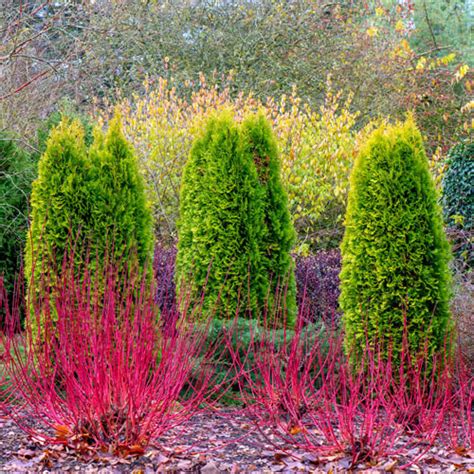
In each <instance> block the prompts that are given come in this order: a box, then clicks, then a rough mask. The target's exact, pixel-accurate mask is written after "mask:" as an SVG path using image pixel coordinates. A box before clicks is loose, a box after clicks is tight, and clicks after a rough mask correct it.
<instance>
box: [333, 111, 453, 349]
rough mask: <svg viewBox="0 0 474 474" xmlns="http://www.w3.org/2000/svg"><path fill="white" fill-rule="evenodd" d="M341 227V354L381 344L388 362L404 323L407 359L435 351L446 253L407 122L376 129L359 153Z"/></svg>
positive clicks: (443, 305)
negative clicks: (343, 333)
mask: <svg viewBox="0 0 474 474" xmlns="http://www.w3.org/2000/svg"><path fill="white" fill-rule="evenodd" d="M345 226H346V230H345V235H344V240H343V243H342V271H341V296H340V305H341V308H342V310H343V312H344V316H343V318H344V319H343V320H344V325H345V331H346V349H347V350H348V351H352V353H353V354H358V353H359V351H361V350H363V348H364V347H365V346H366V337H367V338H368V339H369V342H371V343H374V341H375V340H377V339H378V340H380V339H383V340H384V341H385V343H386V344H387V343H388V341H390V344H392V347H393V356H394V358H396V357H398V356H399V354H400V351H401V350H402V345H403V332H404V321H405V320H406V325H407V337H408V341H407V342H408V344H409V349H410V351H411V352H412V353H419V352H421V351H424V350H427V351H428V352H429V353H434V352H436V351H439V350H441V349H442V347H443V346H444V344H445V343H448V342H449V334H450V330H451V327H452V323H451V316H450V313H449V295H450V290H449V281H450V278H449V271H448V261H449V257H450V251H449V246H448V243H447V240H446V237H445V235H444V232H443V227H442V216H441V210H440V208H439V207H438V205H437V196H436V191H435V187H434V184H433V181H432V178H431V176H430V173H429V170H428V162H427V159H426V155H425V151H424V148H423V143H422V138H421V134H420V132H419V131H418V129H417V127H416V125H415V123H414V121H413V119H412V118H411V117H409V118H408V119H407V121H406V122H405V123H397V124H396V125H393V126H388V125H384V126H381V127H380V128H379V129H377V130H376V131H374V132H373V133H372V135H371V136H370V137H369V139H368V141H367V143H366V145H365V146H364V147H363V148H362V149H361V151H360V153H359V156H358V158H357V161H356V164H355V167H354V170H353V173H352V176H351V189H350V195H349V203H348V208H347V214H346V221H345ZM425 343H426V344H427V347H425ZM385 348H386V350H388V349H387V345H386V346H385Z"/></svg>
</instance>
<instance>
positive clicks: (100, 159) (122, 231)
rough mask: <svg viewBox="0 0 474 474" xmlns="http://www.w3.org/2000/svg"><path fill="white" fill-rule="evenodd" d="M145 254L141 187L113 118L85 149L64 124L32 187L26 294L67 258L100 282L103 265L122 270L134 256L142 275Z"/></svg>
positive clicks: (74, 127)
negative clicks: (85, 267) (85, 266)
mask: <svg viewBox="0 0 474 474" xmlns="http://www.w3.org/2000/svg"><path fill="white" fill-rule="evenodd" d="M152 250H153V225H152V218H151V213H150V210H149V207H148V206H147V203H146V198H145V192H144V184H143V179H142V177H141V175H140V174H139V171H138V165H137V161H136V158H135V155H134V153H133V150H132V148H131V147H130V145H129V144H128V143H127V141H126V140H125V138H124V136H123V134H122V131H121V126H120V119H119V117H116V118H114V119H113V120H112V121H111V123H110V126H109V129H108V131H107V133H106V134H105V135H104V134H103V133H102V132H101V131H100V130H98V129H97V130H96V133H95V139H94V143H93V145H92V147H91V148H90V149H88V148H87V146H86V141H85V138H84V129H83V126H82V125H81V123H80V122H79V121H77V120H74V121H71V120H70V119H68V118H63V119H62V120H61V122H60V123H59V125H58V126H57V127H56V128H54V129H53V130H52V131H51V133H50V136H49V138H48V140H47V144H46V150H45V152H44V154H43V155H42V156H41V158H40V160H39V172H38V178H37V179H36V180H35V181H34V182H33V187H32V195H31V224H30V230H29V236H28V241H27V245H26V258H25V277H26V281H27V282H28V283H29V284H30V286H33V288H31V290H32V291H34V292H35V293H36V294H38V293H40V292H41V289H42V288H44V285H47V286H49V285H51V284H54V280H55V279H56V278H58V277H60V275H61V267H62V263H63V258H64V256H65V255H68V252H71V251H72V252H73V255H74V264H75V266H76V268H80V265H81V264H82V263H84V261H85V260H86V259H88V265H89V267H90V268H91V270H94V269H95V268H98V270H99V275H101V274H102V273H101V272H102V271H103V267H102V265H103V263H104V259H105V258H107V261H108V262H111V263H112V264H114V265H115V264H116V263H117V262H119V261H120V262H121V263H124V264H129V263H130V260H129V257H133V256H135V255H136V256H137V257H138V263H139V265H140V266H141V268H143V267H144V265H145V264H146V263H147V262H148V261H149V259H150V258H151V256H152ZM68 257H69V255H68ZM133 263H135V262H133ZM148 263H149V262H148ZM150 268H151V266H150ZM118 270H120V268H119V269H118ZM33 277H34V278H33ZM32 319H33V320H32V329H33V331H36V327H35V326H36V321H35V320H34V319H35V318H32ZM33 334H35V332H33Z"/></svg>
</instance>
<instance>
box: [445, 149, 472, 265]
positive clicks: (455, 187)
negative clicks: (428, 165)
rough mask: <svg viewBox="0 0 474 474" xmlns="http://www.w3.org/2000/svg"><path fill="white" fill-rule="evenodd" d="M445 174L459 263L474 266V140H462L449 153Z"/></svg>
mask: <svg viewBox="0 0 474 474" xmlns="http://www.w3.org/2000/svg"><path fill="white" fill-rule="evenodd" d="M447 165H448V168H447V170H446V173H445V175H444V177H443V200H442V202H443V210H444V218H445V221H446V224H447V227H448V229H449V234H450V237H451V239H452V242H453V250H454V253H455V255H456V256H457V259H458V263H460V264H462V265H461V266H462V267H465V268H464V270H468V269H472V267H473V265H474V248H473V244H474V242H473V238H474V143H473V142H471V143H459V144H458V145H456V146H454V147H453V148H452V149H451V150H450V152H449V155H448V160H447Z"/></svg>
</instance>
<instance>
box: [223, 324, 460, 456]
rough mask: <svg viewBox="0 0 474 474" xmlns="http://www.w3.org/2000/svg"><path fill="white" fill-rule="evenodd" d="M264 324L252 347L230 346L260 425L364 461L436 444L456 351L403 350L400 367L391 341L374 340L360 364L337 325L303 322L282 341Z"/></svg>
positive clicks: (289, 442) (283, 440)
mask: <svg viewBox="0 0 474 474" xmlns="http://www.w3.org/2000/svg"><path fill="white" fill-rule="evenodd" d="M301 320H302V318H300V321H301ZM263 326H264V327H265V324H263ZM262 331H263V332H264V333H265V334H266V337H262V335H261V334H260V335H259V338H258V339H257V338H256V337H253V338H251V343H250V344H249V345H248V347H247V348H246V349H245V348H243V347H238V348H237V349H235V347H233V346H232V345H231V344H228V347H229V350H230V351H231V352H232V356H233V360H234V364H235V365H236V367H237V372H239V373H240V377H241V378H240V389H241V396H242V398H243V401H244V403H245V405H246V407H247V409H248V411H249V413H250V415H251V417H252V419H253V420H254V423H255V425H256V426H257V428H258V429H260V431H261V432H262V433H263V434H264V435H265V434H268V432H269V431H270V433H271V437H270V438H269V440H270V441H271V439H275V436H276V438H277V439H279V440H280V443H278V447H279V448H280V449H282V448H283V447H284V446H291V447H293V448H297V449H302V450H306V451H312V452H315V453H317V454H329V453H336V452H343V453H346V454H349V455H350V456H351V457H352V464H353V465H356V464H358V463H360V462H369V461H370V462H371V461H374V460H376V459H377V458H379V457H382V456H386V455H395V454H403V453H404V451H405V450H408V449H410V448H413V447H414V446H427V448H426V449H428V447H429V445H430V444H431V443H433V442H434V440H435V439H436V438H437V437H438V435H439V434H440V433H441V432H442V430H443V427H444V426H445V421H446V417H447V413H448V411H449V410H451V408H452V404H453V403H454V402H453V398H452V397H453V371H452V360H451V359H450V358H448V357H445V358H443V357H441V356H440V357H439V360H438V358H430V360H429V361H428V360H426V359H427V357H422V356H420V358H419V360H418V359H416V360H414V359H412V358H410V357H409V355H408V354H409V351H408V350H402V359H401V360H402V362H400V359H399V360H398V362H397V365H396V366H395V365H394V364H393V362H392V358H391V356H390V351H389V353H388V355H387V350H386V347H387V345H386V344H372V345H371V344H369V342H368V339H367V344H366V347H365V350H362V351H361V352H362V354H363V355H362V357H361V358H359V359H358V363H357V364H355V363H354V360H353V359H352V360H351V356H350V355H347V354H346V353H345V352H344V349H343V335H342V334H341V332H340V331H336V330H333V329H332V328H326V330H325V331H324V332H323V333H321V334H315V333H314V332H312V331H308V330H306V329H305V328H303V325H302V323H300V324H299V325H298V326H297V328H296V330H295V331H294V333H290V332H288V335H287V337H286V338H285V340H284V341H283V343H282V344H280V345H278V346H277V345H276V344H275V329H274V328H268V327H267V328H266V329H262ZM234 336H235V334H234ZM382 348H384V349H383V350H382ZM242 354H243V355H242ZM249 361H252V363H251V364H250V363H249ZM460 390H461V391H462V392H463V393H465V391H464V389H460ZM458 405H459V404H458ZM456 422H458V421H454V423H456ZM273 442H275V441H273Z"/></svg>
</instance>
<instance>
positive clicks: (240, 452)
mask: <svg viewBox="0 0 474 474" xmlns="http://www.w3.org/2000/svg"><path fill="white" fill-rule="evenodd" d="M271 436H272V435H271V433H270V432H269V433H267V436H262V434H261V433H258V432H255V431H254V430H253V428H252V424H251V423H250V420H249V419H248V418H247V417H246V416H245V415H244V414H242V412H241V411H239V410H237V409H232V410H227V411H226V412H225V413H223V414H222V415H216V414H213V413H204V414H200V415H196V416H194V417H193V418H192V419H191V420H190V421H188V422H187V423H186V424H185V425H184V426H183V427H181V428H180V429H178V430H175V431H174V432H170V433H169V435H168V436H166V437H164V438H162V440H163V445H164V446H165V447H163V448H160V447H159V445H158V444H155V445H153V446H151V447H150V448H149V449H148V450H147V451H146V452H145V454H144V455H140V456H138V455H137V456H128V457H124V458H122V457H117V456H113V455H111V454H109V453H104V452H100V451H97V450H94V449H90V450H84V452H82V453H80V454H79V453H77V452H76V451H73V450H71V449H70V448H68V447H67V446H64V445H61V444H58V445H55V446H51V445H44V444H43V443H40V442H35V441H34V440H32V439H31V438H30V437H28V436H27V435H25V433H24V432H22V431H21V430H20V429H19V428H18V427H17V426H16V425H15V424H14V422H13V421H11V420H10V419H5V418H4V419H0V471H1V472H68V471H72V472H74V471H76V472H77V471H80V472H91V473H95V472H102V473H109V472H110V473H115V472H117V473H119V472H135V473H151V472H157V471H158V472H176V473H180V472H190V473H191V472H193V473H200V472H202V473H207V474H214V473H219V472H229V473H239V472H315V473H319V472H320V473H336V472H354V471H355V472H371V473H385V472H392V473H402V472H413V473H419V472H423V473H425V472H426V473H435V472H437V473H447V472H457V473H470V472H474V452H464V453H460V454H456V453H452V452H449V451H447V450H446V449H444V448H442V447H439V446H436V445H435V446H432V447H427V446H423V445H422V444H421V445H418V446H417V447H414V448H413V449H412V450H409V455H410V457H409V458H408V457H407V456H393V457H389V458H384V459H380V460H379V461H378V462H377V463H373V464H372V465H369V464H365V463H364V464H360V465H358V466H356V467H353V466H351V456H350V455H345V454H344V453H333V454H331V455H327V456H324V457H318V456H316V455H314V454H310V453H304V452H295V451H291V449H290V448H289V450H288V451H286V452H285V451H283V450H281V449H276V448H275V447H274V446H273V445H272V444H271V440H272V438H271ZM400 442H401V443H402V442H403V440H400ZM420 454H421V456H420ZM416 458H419V459H417V460H416V462H415V463H414V464H412V465H411V466H409V467H407V468H404V469H402V468H403V466H404V465H405V464H407V463H408V462H410V461H411V460H413V459H416Z"/></svg>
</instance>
